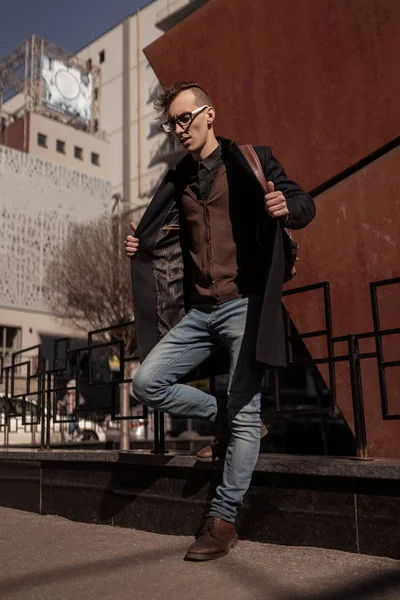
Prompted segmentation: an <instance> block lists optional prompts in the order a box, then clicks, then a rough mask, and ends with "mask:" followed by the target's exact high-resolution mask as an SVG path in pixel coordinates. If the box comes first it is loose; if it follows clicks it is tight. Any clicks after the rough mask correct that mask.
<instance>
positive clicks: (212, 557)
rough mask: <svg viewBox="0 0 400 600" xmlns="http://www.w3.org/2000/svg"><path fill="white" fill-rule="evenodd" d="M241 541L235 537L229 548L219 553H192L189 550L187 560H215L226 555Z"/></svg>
mask: <svg viewBox="0 0 400 600" xmlns="http://www.w3.org/2000/svg"><path fill="white" fill-rule="evenodd" d="M238 542H239V539H238V538H235V539H234V540H233V542H232V543H231V545H230V546H229V548H228V550H225V552H220V553H219V554H211V555H210V554H196V553H193V554H191V553H190V552H188V553H187V554H186V556H185V560H192V561H203V560H215V559H216V558H222V557H223V556H226V555H227V554H228V553H229V551H230V550H232V548H234V547H235V546H237V544H238Z"/></svg>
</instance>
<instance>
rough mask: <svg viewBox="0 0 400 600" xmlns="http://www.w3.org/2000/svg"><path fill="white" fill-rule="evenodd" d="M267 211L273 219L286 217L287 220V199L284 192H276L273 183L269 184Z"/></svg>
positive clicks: (269, 182) (266, 198) (266, 199)
mask: <svg viewBox="0 0 400 600" xmlns="http://www.w3.org/2000/svg"><path fill="white" fill-rule="evenodd" d="M264 201H265V210H266V211H267V213H268V214H269V216H270V217H272V218H273V219H278V218H279V217H285V218H286V219H287V217H288V215H289V210H288V207H287V204H286V198H285V196H284V195H283V194H282V192H275V186H274V184H273V183H272V181H268V183H267V193H266V194H265V196H264Z"/></svg>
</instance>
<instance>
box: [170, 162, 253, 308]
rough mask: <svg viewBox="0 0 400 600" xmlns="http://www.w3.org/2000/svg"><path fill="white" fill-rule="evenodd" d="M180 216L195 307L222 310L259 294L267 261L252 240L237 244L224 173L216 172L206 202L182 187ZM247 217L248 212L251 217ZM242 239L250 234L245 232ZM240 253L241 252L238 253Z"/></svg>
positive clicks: (236, 220)
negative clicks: (221, 306) (190, 265)
mask: <svg viewBox="0 0 400 600" xmlns="http://www.w3.org/2000/svg"><path fill="white" fill-rule="evenodd" d="M182 211H183V217H184V222H185V225H186V230H187V232H188V242H189V253H190V256H191V259H192V263H193V282H192V283H193V285H192V305H193V304H222V303H223V302H227V301H228V300H233V299H234V298H240V297H241V296H243V295H247V294H251V293H262V291H263V285H264V281H265V279H264V277H263V273H264V267H263V264H264V263H265V257H264V256H262V252H261V248H260V246H259V245H258V244H257V243H255V235H256V233H255V223H254V227H253V229H254V231H253V232H252V235H246V239H245V240H244V244H241V243H240V240H238V239H237V238H238V236H237V235H235V234H234V231H233V229H234V228H235V229H236V230H237V231H240V228H241V222H240V221H241V218H240V211H238V212H236V213H235V211H233V212H232V210H231V205H230V198H229V188H228V180H227V176H226V167H225V165H223V166H222V167H221V169H220V170H219V171H218V173H217V176H216V178H215V180H214V183H213V186H212V188H211V191H210V194H209V196H208V198H207V200H205V201H203V200H200V199H198V198H197V197H196V195H195V194H194V193H193V192H192V191H191V190H190V188H189V186H187V187H186V189H185V191H184V192H183V195H182ZM250 212H251V211H250ZM244 233H247V234H248V233H249V231H246V227H245V230H244ZM241 247H243V249H245V251H244V252H241Z"/></svg>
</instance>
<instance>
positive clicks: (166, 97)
mask: <svg viewBox="0 0 400 600" xmlns="http://www.w3.org/2000/svg"><path fill="white" fill-rule="evenodd" d="M155 106H156V108H157V109H158V110H159V111H160V112H161V113H162V116H163V119H164V122H163V125H162V126H163V129H164V130H165V131H167V132H170V133H172V134H173V135H174V136H175V138H176V140H177V141H178V142H179V143H180V144H181V146H182V147H183V148H184V149H185V151H186V153H187V155H188V156H186V157H185V158H184V159H183V160H182V161H181V162H180V163H179V164H178V166H177V168H176V170H175V171H170V172H169V173H168V174H167V176H166V178H165V179H164V182H163V183H162V184H161V186H160V188H159V189H158V191H157V193H156V195H155V196H154V198H153V201H152V202H151V204H150V206H149V208H148V209H147V211H146V213H145V214H144V216H143V218H142V220H141V222H140V224H139V227H138V228H136V226H135V224H134V223H131V229H132V231H133V235H129V236H128V237H127V239H126V241H125V247H126V254H127V255H128V256H130V257H132V258H134V260H133V261H132V286H133V300H134V309H135V320H136V330H137V339H138V346H139V354H140V358H141V360H142V361H143V363H142V365H141V367H140V368H139V370H138V372H137V373H136V375H135V377H134V379H133V382H132V389H133V392H134V394H135V396H136V397H137V398H138V399H139V400H140V401H141V402H143V403H144V404H146V405H147V406H150V407H152V408H154V409H157V410H161V411H164V412H167V413H170V414H171V415H174V416H179V417H188V418H195V419H199V418H203V419H208V420H209V421H213V422H216V423H221V422H222V421H223V420H224V418H225V419H226V412H225V411H224V410H222V409H221V406H220V405H219V403H218V402H217V399H216V398H215V397H214V396H212V395H210V394H206V393H204V392H202V391H201V390H198V389H196V388H193V387H189V386H186V385H184V384H183V383H182V378H185V377H188V374H189V373H190V372H193V370H195V369H196V368H198V367H199V366H200V365H201V366H203V367H204V365H205V364H206V363H208V365H209V366H210V367H209V368H211V369H212V370H213V372H214V373H215V372H218V369H219V372H221V365H222V363H221V360H222V359H223V356H222V354H221V347H224V348H225V350H228V354H229V363H230V364H229V383H228V393H227V412H228V421H229V429H228V428H226V427H225V448H224V450H226V454H225V462H224V469H223V478H222V483H221V484H220V485H219V487H218V488H217V490H216V494H215V497H214V499H213V500H212V503H211V508H210V511H209V513H208V517H207V518H206V520H205V523H204V524H203V526H202V528H201V530H200V533H199V535H198V537H197V539H196V541H195V543H194V544H192V545H191V547H190V548H189V550H188V552H187V554H186V558H187V559H191V560H209V559H214V558H219V557H221V556H224V555H225V554H227V553H228V552H229V550H230V548H231V547H233V546H234V545H235V544H236V541H237V535H236V530H235V524H234V523H235V518H236V513H237V508H238V506H239V505H240V504H241V502H242V499H243V496H244V494H245V493H246V491H247V489H248V487H249V485H250V480H251V476H252V472H253V469H254V467H255V464H256V461H257V456H258V452H259V443H260V387H261V379H262V374H263V371H264V369H265V366H266V365H270V366H284V365H285V340H284V328H283V320H282V314H281V295H282V283H283V274H284V251H283V241H282V227H283V225H285V227H288V228H292V229H298V228H301V227H304V226H305V225H307V224H308V223H309V222H310V221H311V220H312V219H313V217H314V215H315V207H314V203H313V200H312V198H311V197H310V196H309V195H308V194H306V193H305V192H303V190H302V189H301V188H300V187H299V186H298V185H297V184H296V183H294V182H293V181H290V180H289V179H288V178H287V176H286V174H285V172H284V170H283V168H282V166H281V165H280V164H279V163H278V161H277V160H276V159H275V158H274V157H273V155H272V152H271V150H270V148H268V147H260V148H256V149H255V150H256V152H257V155H258V157H259V159H260V162H261V165H262V167H263V170H264V174H265V177H266V179H267V182H268V187H267V194H265V192H264V190H263V189H262V187H261V186H260V184H259V182H258V180H257V178H256V177H255V175H254V172H253V170H252V169H251V167H250V165H249V163H248V162H247V161H246V159H245V157H244V156H243V154H242V152H241V151H240V149H239V148H238V146H237V145H236V144H235V143H234V142H232V141H230V140H227V139H224V138H216V136H215V133H214V121H215V110H214V108H213V105H212V102H211V99H210V97H209V96H208V94H207V93H206V92H205V91H204V90H203V89H202V88H201V87H200V86H199V85H197V84H196V83H185V82H183V83H178V84H175V85H174V86H172V87H171V88H169V89H167V90H165V91H164V93H163V94H162V96H161V97H160V99H159V100H158V101H157V102H156V104H155ZM139 240H140V242H139ZM168 330H169V331H168ZM159 338H161V341H159V342H158V339H159ZM157 342H158V343H157ZM216 352H217V354H218V356H217V358H216V359H214V363H212V362H211V361H212V359H213V357H214V355H215V353H216ZM143 359H144V360H143ZM209 372H210V371H209ZM189 380H190V378H189ZM221 424H222V423H221ZM227 431H228V434H226V432H227ZM220 456H221V455H220Z"/></svg>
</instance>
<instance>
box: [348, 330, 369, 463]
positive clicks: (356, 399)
mask: <svg viewBox="0 0 400 600" xmlns="http://www.w3.org/2000/svg"><path fill="white" fill-rule="evenodd" d="M348 348H349V363H350V382H351V397H352V402H353V416H354V435H355V440H356V452H357V458H360V459H366V458H367V457H368V452H367V432H366V427H365V414H364V401H363V394H362V383H361V368H360V357H359V350H358V339H357V336H356V335H354V334H353V335H349V337H348Z"/></svg>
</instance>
